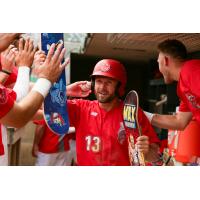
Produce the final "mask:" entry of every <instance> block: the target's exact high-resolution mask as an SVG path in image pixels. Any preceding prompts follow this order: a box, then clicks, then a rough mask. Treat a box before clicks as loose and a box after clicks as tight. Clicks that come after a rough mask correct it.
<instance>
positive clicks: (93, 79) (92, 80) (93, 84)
mask: <svg viewBox="0 0 200 200" xmlns="http://www.w3.org/2000/svg"><path fill="white" fill-rule="evenodd" d="M94 86H95V78H94V77H92V79H91V90H92V93H94Z"/></svg>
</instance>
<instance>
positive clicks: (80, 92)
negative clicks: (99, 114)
mask: <svg viewBox="0 0 200 200" xmlns="http://www.w3.org/2000/svg"><path fill="white" fill-rule="evenodd" d="M90 93H91V82H90V81H78V82H75V83H72V84H70V85H68V86H67V96H70V97H87V96H88V95H89V94H90Z"/></svg>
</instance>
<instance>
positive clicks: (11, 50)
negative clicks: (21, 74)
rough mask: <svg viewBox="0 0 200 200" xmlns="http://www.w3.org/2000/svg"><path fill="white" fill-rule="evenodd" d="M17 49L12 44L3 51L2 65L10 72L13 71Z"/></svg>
mask: <svg viewBox="0 0 200 200" xmlns="http://www.w3.org/2000/svg"><path fill="white" fill-rule="evenodd" d="M16 51H17V49H16V48H15V47H14V46H13V45H10V46H9V47H8V48H7V49H6V50H5V51H4V52H2V53H1V66H2V69H3V70H6V71H7V72H10V73H11V72H12V71H13V67H14V62H15V55H16Z"/></svg>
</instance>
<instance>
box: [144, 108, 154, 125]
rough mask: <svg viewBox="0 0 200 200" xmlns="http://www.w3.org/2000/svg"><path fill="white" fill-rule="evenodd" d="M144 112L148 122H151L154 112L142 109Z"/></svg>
mask: <svg viewBox="0 0 200 200" xmlns="http://www.w3.org/2000/svg"><path fill="white" fill-rule="evenodd" d="M144 114H145V115H146V117H147V119H148V120H149V122H150V123H151V122H152V118H153V116H154V115H155V114H153V113H150V112H146V111H144Z"/></svg>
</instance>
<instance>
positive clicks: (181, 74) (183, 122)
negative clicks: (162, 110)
mask: <svg viewBox="0 0 200 200" xmlns="http://www.w3.org/2000/svg"><path fill="white" fill-rule="evenodd" d="M158 50H159V56H158V64H159V70H160V72H161V73H162V74H163V77H164V81H165V83H166V84H169V83H172V82H173V81H178V85H177V95H178V96H179V98H180V100H181V102H180V106H179V112H178V113H177V114H176V115H159V114H152V113H148V112H146V115H147V117H148V118H149V120H150V122H151V123H152V124H153V125H154V126H158V127H160V128H166V129H172V130H184V129H185V127H186V126H187V125H188V123H189V122H190V120H191V119H192V117H194V118H195V119H196V121H197V122H198V123H200V85H199V80H200V60H198V59H192V60H186V58H187V50H186V47H185V46H184V44H183V43H182V42H180V41H178V40H174V39H173V40H165V41H163V42H162V43H160V44H159V45H158Z"/></svg>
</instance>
